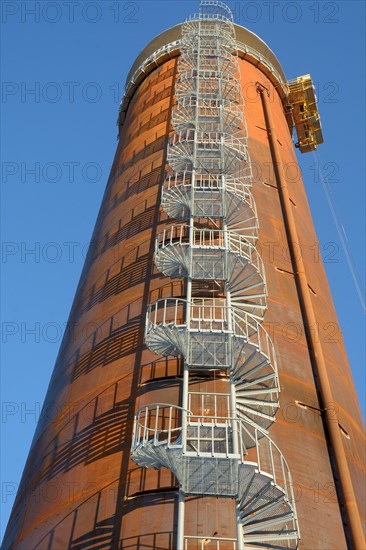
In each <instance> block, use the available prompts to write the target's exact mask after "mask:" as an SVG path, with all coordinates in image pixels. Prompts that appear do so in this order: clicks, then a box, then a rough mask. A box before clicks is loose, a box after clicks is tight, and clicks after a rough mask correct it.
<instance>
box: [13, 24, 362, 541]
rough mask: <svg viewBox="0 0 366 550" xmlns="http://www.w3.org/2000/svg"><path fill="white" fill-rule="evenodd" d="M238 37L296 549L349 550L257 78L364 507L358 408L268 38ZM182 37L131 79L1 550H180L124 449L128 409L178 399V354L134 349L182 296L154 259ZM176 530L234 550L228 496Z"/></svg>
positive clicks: (204, 386)
mask: <svg viewBox="0 0 366 550" xmlns="http://www.w3.org/2000/svg"><path fill="white" fill-rule="evenodd" d="M235 30H236V40H237V44H238V51H239V64H240V73H241V86H242V90H243V94H244V97H245V119H246V124H247V133H248V147H249V153H250V157H251V160H252V166H253V182H252V183H253V188H252V192H253V195H254V198H255V201H256V207H257V213H258V219H259V241H258V250H259V251H260V253H261V256H262V259H263V262H264V266H265V272H266V283H267V291H268V310H267V313H266V316H265V321H264V326H265V327H266V329H267V332H268V333H269V334H270V336H271V337H272V339H273V342H274V346H275V349H276V354H277V364H278V370H279V379H280V384H281V394H280V409H279V411H278V413H277V418H276V422H275V423H274V425H273V426H272V427H271V429H270V435H271V438H272V439H273V441H274V442H275V443H276V444H277V445H278V447H279V448H280V449H281V451H282V453H283V455H284V456H285V458H286V460H287V463H288V465H289V468H290V470H291V472H292V479H293V483H294V492H295V498H296V504H297V513H298V521H299V525H300V531H301V541H300V548H304V549H309V550H310V549H311V550H315V549H318V550H325V549H329V550H330V549H335V548H336V549H337V550H338V549H339V550H341V549H346V548H347V540H346V537H347V536H348V535H347V527H346V526H345V525H344V523H346V516H345V513H344V506H343V502H342V495H341V492H340V490H339V487H338V480H337V469H336V466H335V461H334V456H333V453H332V448H331V445H330V440H329V436H328V433H327V431H326V430H325V428H324V424H323V420H322V416H323V415H322V410H321V407H322V405H321V399H319V386H318V380H317V379H316V373H314V369H313V366H312V360H311V357H310V354H309V348H308V341H307V338H306V332H305V328H304V321H303V310H302V305H301V303H300V300H299V294H298V288H297V286H296V278H295V276H294V273H293V270H292V263H291V257H290V252H289V243H288V234H287V232H286V227H285V224H284V217H283V210H282V206H281V200H280V195H279V192H278V188H277V179H276V170H275V168H274V166H273V156H272V154H271V148H270V144H269V140H268V128H267V126H266V120H265V116H264V111H263V105H262V102H261V98H260V95H259V94H258V90H257V88H258V85H261V86H262V87H264V88H265V89H266V90H268V93H269V101H270V107H271V114H272V118H273V121H274V124H275V127H276V133H277V136H278V143H279V146H280V150H281V157H282V163H283V166H282V169H283V170H284V171H285V173H284V177H285V178H286V181H287V184H288V188H289V193H290V200H291V203H292V206H293V215H294V218H295V222H296V226H297V231H298V235H299V240H300V243H299V244H300V247H299V250H298V253H299V254H301V256H302V258H303V261H304V264H305V269H306V274H307V278H308V285H309V289H310V292H311V299H312V306H313V308H314V311H315V316H316V321H317V324H318V328H319V334H320V340H321V345H322V349H323V353H324V356H325V361H326V366H327V370H328V375H329V378H330V381H331V388H332V392H333V397H334V403H333V404H332V406H333V407H334V411H335V414H336V415H337V418H338V421H339V423H340V430H341V432H342V437H343V445H344V447H345V451H346V456H347V460H348V465H349V469H350V472H351V476H352V481H353V486H354V489H355V491H356V494H357V499H358V506H359V510H360V511H362V510H365V501H364V493H363V488H364V486H365V485H364V473H363V464H364V439H363V433H362V418H361V413H360V409H359V406H358V401H357V396H356V392H355V389H354V386H353V382H352V375H351V372H350V368H349V365H348V362H347V357H346V353H345V349H344V345H343V340H342V335H341V332H340V331H339V329H338V323H337V317H336V313H335V311H334V307H333V303H332V297H331V294H330V290H329V287H328V283H327V278H326V275H325V271H324V267H323V264H322V261H321V258H320V256H319V252H318V248H317V245H316V243H317V238H316V234H315V230H314V227H313V222H312V218H311V213H310V210H309V205H308V202H307V198H306V193H305V189H304V185H303V182H302V180H301V173H300V168H299V165H298V163H297V159H296V155H295V149H294V145H293V141H292V136H291V129H292V128H291V117H290V116H289V111H288V108H287V96H286V93H285V83H286V79H285V76H284V74H283V71H282V69H281V66H280V64H279V62H278V61H277V59H276V57H275V56H274V54H273V53H272V52H271V50H270V49H269V48H268V46H267V45H266V44H265V43H264V42H262V41H261V40H260V39H259V38H258V37H257V36H256V35H254V34H253V33H251V32H250V31H248V30H246V29H244V28H242V27H239V26H235ZM180 38H181V27H180V26H179V25H178V26H176V27H173V28H171V29H169V30H167V31H166V32H164V33H163V34H161V35H159V36H158V37H156V38H155V39H154V40H153V41H152V42H151V43H150V44H149V45H148V46H147V47H146V48H145V49H144V50H143V51H142V52H141V53H140V55H139V56H138V58H137V60H136V62H135V64H134V66H133V68H132V69H131V72H130V74H129V76H128V78H127V86H126V94H125V97H124V100H123V102H122V105H121V111H120V116H119V143H118V147H117V151H116V155H115V159H114V163H113V166H112V170H111V174H110V177H109V180H108V183H107V187H106V191H105V195H104V198H103V202H102V205H101V208H100V213H99V216H98V219H97V222H96V226H95V230H94V233H93V238H92V243H93V246H91V248H90V252H89V256H88V258H87V260H86V263H85V267H84V270H83V273H82V276H81V280H80V283H79V286H78V290H77V293H76V297H75V300H74V304H73V307H72V311H71V314H70V320H69V326H70V327H72V328H71V329H70V332H69V334H67V335H66V336H65V338H64V341H63V343H62V346H61V350H60V353H59V356H58V359H57V362H56V366H55V369H54V373H53V375H52V379H51V382H50V386H49V390H48V393H47V397H46V400H45V404H44V407H43V412H42V415H41V420H40V422H39V424H38V427H37V430H36V434H35V436H34V440H33V443H32V447H31V450H30V453H29V457H28V460H27V464H26V467H25V470H24V473H23V478H22V483H21V487H20V490H19V492H18V495H17V498H16V501H15V504H14V508H13V511H12V514H11V518H10V521H9V525H8V528H7V531H6V534H5V538H4V543H3V548H4V550H13V549H14V550H15V549H16V550H30V549H39V550H45V549H49V550H64V549H65V548H68V549H75V550H76V549H79V548H83V549H84V550H86V549H92V548H113V549H117V548H121V549H127V548H131V549H135V548H139V549H145V548H154V549H171V550H173V549H174V548H176V547H177V546H176V535H177V524H178V498H179V493H178V484H177V480H176V479H175V477H174V475H173V473H172V472H171V471H170V470H169V469H167V468H161V469H158V470H154V469H144V468H140V467H138V466H137V465H136V464H135V463H134V462H133V461H132V460H131V457H130V448H131V439H132V431H133V418H134V415H135V412H136V410H137V409H138V408H139V407H141V406H143V405H144V404H147V403H170V404H175V405H179V403H180V396H181V393H182V372H183V363H182V359H181V358H180V357H179V356H178V357H166V358H165V357H161V356H160V357H159V356H157V355H156V354H155V353H153V352H152V351H150V350H149V349H147V348H146V346H145V344H144V330H145V319H146V311H147V308H148V305H149V304H151V303H153V302H155V301H156V300H158V299H162V298H170V297H182V298H184V297H185V295H186V287H185V284H184V281H183V280H182V279H180V278H176V279H171V278H170V277H168V276H166V277H164V276H163V275H162V274H161V273H159V272H158V271H157V269H156V267H155V266H154V253H155V241H156V237H157V234H159V233H161V231H162V230H163V229H164V227H166V226H167V224H169V222H170V221H169V219H168V216H167V215H166V213H164V211H163V210H162V209H161V208H160V201H161V190H162V186H163V182H164V179H165V174H166V170H167V147H168V142H169V136H170V135H171V133H172V126H171V115H172V110H173V106H174V103H175V82H176V79H177V65H178V59H179V40H180ZM190 384H191V391H197V392H206V393H207V394H210V393H212V392H223V393H224V392H225V391H226V380H225V379H220V377H219V376H218V377H215V376H208V377H206V378H205V377H203V376H201V377H199V376H197V378H196V379H191V380H190ZM203 526H204V529H203ZM185 529H186V531H187V532H189V534H191V535H192V536H196V535H197V536H198V535H200V534H201V533H202V532H206V533H209V534H210V536H211V537H212V540H211V539H208V540H203V539H202V540H201V541H199V542H197V545H198V546H197V549H198V548H219V550H226V549H229V548H231V549H232V548H234V546H233V542H232V540H234V539H235V538H236V509H235V501H234V499H232V498H228V497H226V498H220V497H218V496H216V497H213V496H191V497H187V498H186V503H185ZM218 534H219V535H220V536H221V537H222V542H221V545H219V546H216V545H215V546H209V545H210V544H216V543H215V542H214V541H215V537H216V535H218ZM225 539H226V541H225ZM229 539H231V541H230V540H229ZM197 540H198V539H197ZM199 545H201V546H199ZM187 548H188V546H187ZM189 548H193V546H189ZM194 548H196V546H195V547H194ZM178 550H183V549H178Z"/></svg>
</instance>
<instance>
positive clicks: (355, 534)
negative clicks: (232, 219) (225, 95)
mask: <svg viewBox="0 0 366 550" xmlns="http://www.w3.org/2000/svg"><path fill="white" fill-rule="evenodd" d="M257 90H258V92H259V94H260V97H261V100H262V105H263V111H264V117H265V121H266V128H267V133H268V139H269V143H270V146H271V150H272V156H273V161H274V162H273V164H274V170H275V174H276V179H277V185H278V193H279V195H280V200H281V205H282V212H283V218H284V222H285V227H286V232H287V237H288V246H289V249H290V254H291V259H292V263H293V266H294V272H295V273H294V275H295V280H296V284H297V288H298V294H299V299H300V303H301V305H302V308H303V312H304V325H305V330H306V335H307V340H308V344H309V347H310V351H311V356H312V362H313V367H314V369H315V371H316V374H317V376H318V379H319V389H320V395H321V399H322V406H323V408H324V412H325V416H324V417H323V418H324V422H325V425H326V427H327V429H328V433H329V437H330V443H331V447H332V449H333V452H334V457H335V461H336V466H337V470H338V474H339V480H340V485H341V489H342V493H343V500H344V505H345V509H346V513H347V519H348V524H349V529H350V533H351V537H352V541H353V545H354V548H355V549H356V550H364V549H365V540H364V535H363V529H362V525H361V519H360V514H359V511H358V507H357V502H356V498H355V493H354V490H353V485H352V479H351V475H350V472H349V468H348V463H347V457H346V454H345V451H344V447H343V442H342V439H341V438H342V436H341V432H340V429H339V425H338V418H337V416H335V413H334V409H333V408H332V407H329V406H330V405H332V403H334V399H333V395H332V390H331V386H330V382H329V376H328V372H327V367H326V364H325V359H324V355H323V350H322V346H321V343H320V340H319V335H318V328H317V323H316V317H315V314H314V309H313V304H312V301H311V296H310V292H309V287H308V282H307V278H306V272H305V266H304V262H303V260H302V256H301V254H300V255H299V254H297V250H298V249H297V246H298V244H299V238H298V235H297V229H296V224H295V219H294V216H293V212H292V207H291V203H290V197H289V193H288V188H287V182H286V178H285V177H284V176H283V165H282V161H281V153H280V148H279V145H278V141H277V132H276V128H275V126H274V124H273V119H272V113H271V108H270V105H269V101H268V94H269V93H268V91H267V90H266V89H265V88H264V87H263V86H262V85H261V84H258V86H257Z"/></svg>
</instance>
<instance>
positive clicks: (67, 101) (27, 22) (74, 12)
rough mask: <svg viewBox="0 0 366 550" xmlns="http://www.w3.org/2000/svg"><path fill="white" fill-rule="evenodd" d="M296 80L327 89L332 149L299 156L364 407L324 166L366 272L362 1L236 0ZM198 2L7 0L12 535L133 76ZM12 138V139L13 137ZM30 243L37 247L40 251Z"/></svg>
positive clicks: (239, 13) (5, 299) (355, 313)
mask: <svg viewBox="0 0 366 550" xmlns="http://www.w3.org/2000/svg"><path fill="white" fill-rule="evenodd" d="M228 3H229V5H230V6H231V7H232V8H233V9H234V13H235V19H236V22H237V23H239V24H241V25H243V26H246V27H248V28H249V29H250V30H252V31H253V32H255V33H256V34H258V35H259V36H260V37H261V38H262V39H263V40H264V41H265V42H267V44H268V45H269V46H270V48H271V49H272V50H273V51H274V52H275V53H276V55H277V57H278V59H279V60H280V62H281V64H282V67H283V69H284V71H285V74H286V76H287V78H289V79H290V78H293V77H296V76H299V75H302V74H306V73H309V72H310V73H311V75H312V77H313V81H314V82H316V83H317V93H318V101H319V111H320V114H321V119H322V124H323V132H324V136H325V143H324V145H322V146H321V147H320V148H319V156H318V157H315V156H314V155H313V154H307V155H299V160H300V166H301V168H302V171H303V178H304V182H305V185H306V188H307V192H308V197H309V202H310V205H311V209H312V213H313V218H314V222H315V226H316V230H317V234H318V238H319V246H320V250H321V252H322V255H323V258H324V260H325V268H326V271H327V275H328V278H329V283H330V286H331V290H332V292H333V297H334V301H335V306H336V309H337V313H338V318H339V322H340V326H341V330H342V332H343V335H344V339H345V343H346V347H347V351H348V356H349V360H350V363H351V367H352V370H353V375H354V380H355V383H356V387H357V391H358V395H359V398H360V402H361V405H362V408H363V411H365V370H364V359H365V349H364V328H365V326H364V325H365V315H364V311H363V308H362V306H361V301H360V299H359V296H358V293H357V291H356V288H355V285H354V282H353V278H352V275H351V271H350V269H349V267H348V265H347V262H346V258H345V255H344V253H343V250H342V243H341V240H340V237H339V234H338V232H337V228H336V226H335V224H334V221H333V218H332V215H331V211H330V208H329V205H328V203H327V200H326V196H325V193H324V189H323V187H322V185H321V181H320V178H319V168H320V169H321V171H322V173H323V177H324V178H325V180H326V182H327V185H328V186H329V188H330V189H331V193H332V196H333V199H334V203H335V205H336V209H337V212H338V216H339V220H340V223H341V225H342V226H343V228H344V231H345V233H346V235H347V240H348V247H349V250H350V251H351V254H352V256H353V263H354V267H355V269H356V271H357V273H358V274H359V276H360V278H361V280H362V281H363V282H364V280H365V254H364V250H365V237H364V235H365V218H364V211H365V161H364V156H365V154H364V152H365V111H364V109H365V104H364V97H365V88H364V87H365V74H364V66H365V59H364V56H365V53H364V52H365V44H364V25H365V4H364V2H363V1H353V2H352V1H346V2H345V1H340V2H339V1H338V2H317V1H315V2H313V1H297V2H286V1H281V2H280V1H277V2H276V1H275V2H228ZM197 7H198V2H196V1H194V2H191V1H185V2H180V1H170V2H169V1H155V2H153V1H151V0H150V1H136V2H135V1H132V2H129V1H116V0H114V1H112V0H111V1H109V0H105V1H99V2H89V1H86V0H83V1H82V2H73V3H65V2H62V1H59V2H58V1H54V2H16V1H5V0H4V1H3V2H2V4H1V9H2V36H1V40H2V59H1V61H2V63H1V64H2V80H3V84H2V98H1V108H2V122H3V124H2V129H1V137H2V147H1V157H2V164H1V168H2V199H3V201H2V204H3V218H2V224H3V225H2V241H3V248H2V252H3V255H2V270H3V290H2V325H1V326H2V343H3V346H2V375H1V382H2V396H1V399H2V423H1V428H2V453H3V454H2V475H1V477H2V508H3V511H2V531H3V530H4V528H5V526H6V522H7V518H8V515H9V513H10V510H11V506H12V503H13V499H14V496H15V495H14V492H15V490H16V485H17V483H18V482H19V480H20V476H21V473H22V470H23V467H24V463H25V460H26V457H27V453H28V449H29V445H30V442H31V439H32V436H33V433H34V429H35V425H36V419H37V416H38V415H39V410H40V407H41V405H42V401H43V399H44V396H45V392H46V389H47V386H48V382H49V378H50V375H51V372H52V369H53V365H54V362H55V358H56V355H57V352H58V348H59V345H60V341H61V335H62V332H63V330H64V327H65V324H66V322H67V318H68V313H69V310H70V307H71V303H72V300H73V296H74V293H75V290H76V286H77V283H78V279H79V276H80V272H81V269H82V265H83V261H84V258H85V252H86V249H87V245H88V241H89V239H90V236H91V232H92V229H93V225H94V222H95V219H96V215H97V212H98V209H99V205H100V201H101V198H102V194H103V189H104V186H105V184H106V182H107V178H108V173H109V170H110V166H111V163H112V160H113V156H114V152H115V147H116V136H117V130H116V119H117V112H118V104H119V100H120V98H121V96H122V94H123V88H124V81H125V77H126V75H127V73H128V71H129V68H130V66H131V64H132V62H133V61H134V59H135V57H136V56H137V54H138V53H139V52H140V50H141V49H142V48H143V47H144V46H145V45H146V44H147V43H148V42H149V41H150V40H151V39H152V38H153V37H154V36H155V35H157V34H159V33H160V32H162V31H163V30H164V29H166V28H168V27H170V26H173V25H175V24H177V23H179V22H181V21H183V20H184V18H185V17H186V16H187V15H188V14H189V13H190V12H194V11H196V10H197ZM5 137H6V141H5V139H4V138H5ZM32 251H33V252H32Z"/></svg>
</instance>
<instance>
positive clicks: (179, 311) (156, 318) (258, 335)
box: [146, 298, 277, 372]
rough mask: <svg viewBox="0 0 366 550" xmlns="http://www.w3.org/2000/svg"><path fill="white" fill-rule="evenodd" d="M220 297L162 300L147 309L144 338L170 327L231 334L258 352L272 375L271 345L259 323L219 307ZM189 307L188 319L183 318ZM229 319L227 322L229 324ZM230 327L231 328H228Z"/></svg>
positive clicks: (251, 317) (231, 308)
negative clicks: (158, 329) (153, 332)
mask: <svg viewBox="0 0 366 550" xmlns="http://www.w3.org/2000/svg"><path fill="white" fill-rule="evenodd" d="M220 301H221V302H222V299H220V298H193V299H192V300H191V302H188V301H187V300H185V299H184V298H163V299H160V300H157V301H156V302H153V303H152V304H150V305H149V306H148V309H147V315H146V335H147V334H149V333H150V332H151V331H152V330H155V329H157V328H158V327H161V328H163V327H168V326H170V327H172V328H177V329H184V330H188V331H189V332H219V333H220V332H221V333H226V334H232V335H233V336H234V337H235V338H240V339H243V340H244V341H246V342H247V343H248V344H250V345H252V346H253V347H255V348H256V349H257V350H259V351H260V353H262V354H263V355H264V356H265V357H266V358H267V359H268V360H269V361H270V363H271V365H272V366H273V368H274V370H275V372H276V370H277V369H276V356H275V351H274V346H273V342H272V340H271V338H270V336H269V334H268V333H267V331H266V330H265V329H264V328H263V326H262V325H261V323H260V322H259V321H258V320H257V319H256V318H255V317H254V316H253V315H251V314H250V313H247V312H246V311H243V310H241V309H239V308H237V307H235V306H231V307H229V306H227V305H223V304H222V303H221V304H220V303H219V302H220ZM187 305H189V310H190V317H189V319H188V320H187V319H186V318H185V310H186V307H187ZM229 318H230V320H231V322H230V323H229ZM230 327H231V328H230Z"/></svg>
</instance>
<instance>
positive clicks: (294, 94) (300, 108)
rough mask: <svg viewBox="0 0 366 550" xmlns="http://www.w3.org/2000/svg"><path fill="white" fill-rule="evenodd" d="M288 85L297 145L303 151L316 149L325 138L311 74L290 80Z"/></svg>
mask: <svg viewBox="0 0 366 550" xmlns="http://www.w3.org/2000/svg"><path fill="white" fill-rule="evenodd" d="M287 86H288V100H289V104H290V106H291V110H292V117H293V121H294V124H295V126H296V133H297V139H298V142H297V143H296V147H298V148H299V149H300V151H301V152H302V153H308V152H310V151H315V149H316V148H317V146H318V145H319V144H320V143H323V141H324V139H323V133H322V127H321V124H320V116H319V112H318V106H317V103H316V95H315V89H314V85H313V82H312V80H311V76H310V75H309V74H306V75H304V76H299V77H298V78H294V79H293V80H289V81H288V82H287Z"/></svg>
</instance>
